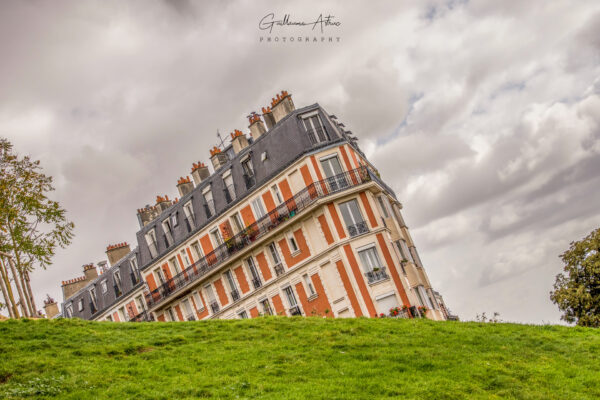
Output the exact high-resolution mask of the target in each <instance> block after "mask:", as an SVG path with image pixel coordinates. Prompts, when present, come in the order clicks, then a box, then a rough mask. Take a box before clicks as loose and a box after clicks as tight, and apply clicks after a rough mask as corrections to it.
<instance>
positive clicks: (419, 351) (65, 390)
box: [0, 317, 600, 400]
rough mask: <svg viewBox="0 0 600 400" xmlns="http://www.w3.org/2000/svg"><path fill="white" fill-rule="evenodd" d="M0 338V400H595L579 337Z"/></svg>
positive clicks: (246, 323) (41, 329)
mask: <svg viewBox="0 0 600 400" xmlns="http://www.w3.org/2000/svg"><path fill="white" fill-rule="evenodd" d="M0 338H1V339H0V398H9V399H10V398H11V397H10V393H12V391H13V390H15V389H18V388H21V389H23V388H25V387H27V384H28V383H30V382H32V381H33V380H34V379H35V378H37V379H39V382H41V384H40V385H38V387H40V386H41V387H42V388H45V386H42V385H49V386H53V387H57V388H58V389H60V394H59V395H58V396H56V397H55V398H60V399H140V400H143V399H197V398H209V397H210V398H213V399H234V398H241V399H243V398H246V399H250V398H261V399H390V398H394V399H467V398H468V399H489V398H495V399H500V398H512V399H597V398H600V364H599V363H598V359H599V356H600V354H599V353H600V350H599V349H600V331H598V330H596V329H589V328H580V327H564V326H528V325H517V324H504V323H501V324H482V323H477V322H463V323H456V322H434V321H430V320H425V319H403V318H385V319H368V318H357V319H337V320H334V319H329V318H284V317H264V318H255V319H247V320H229V321H194V322H174V323H110V322H88V321H81V320H50V321H48V320H38V321H32V320H29V321H27V320H12V321H6V322H0ZM54 379H61V380H60V381H55V380H54ZM49 390H53V389H49ZM50 396H51V394H50V393H48V394H46V395H44V394H26V393H23V394H22V398H40V399H41V398H49V397H50Z"/></svg>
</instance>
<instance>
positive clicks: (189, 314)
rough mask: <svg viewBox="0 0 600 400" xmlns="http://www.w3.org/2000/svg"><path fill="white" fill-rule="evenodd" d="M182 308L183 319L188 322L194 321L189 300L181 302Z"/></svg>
mask: <svg viewBox="0 0 600 400" xmlns="http://www.w3.org/2000/svg"><path fill="white" fill-rule="evenodd" d="M181 305H182V306H183V312H185V319H187V320H188V321H195V320H196V317H195V316H194V310H192V305H191V304H190V300H189V299H185V300H183V301H182V302H181Z"/></svg>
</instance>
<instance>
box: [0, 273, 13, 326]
mask: <svg viewBox="0 0 600 400" xmlns="http://www.w3.org/2000/svg"><path fill="white" fill-rule="evenodd" d="M0 288H2V294H3V295H4V303H5V304H6V308H7V309H8V316H9V317H10V318H15V314H14V310H13V304H12V303H11V301H10V297H8V290H7V289H6V284H5V282H4V268H3V266H2V265H0Z"/></svg>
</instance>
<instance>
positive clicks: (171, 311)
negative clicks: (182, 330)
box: [166, 307, 177, 322]
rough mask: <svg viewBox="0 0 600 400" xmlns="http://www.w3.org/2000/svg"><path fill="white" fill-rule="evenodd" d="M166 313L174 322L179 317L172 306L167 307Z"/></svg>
mask: <svg viewBox="0 0 600 400" xmlns="http://www.w3.org/2000/svg"><path fill="white" fill-rule="evenodd" d="M166 314H167V317H168V318H169V321H172V322H175V321H177V317H176V316H175V312H174V311H173V309H172V308H171V307H169V308H167V310H166Z"/></svg>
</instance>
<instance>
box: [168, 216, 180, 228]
mask: <svg viewBox="0 0 600 400" xmlns="http://www.w3.org/2000/svg"><path fill="white" fill-rule="evenodd" d="M170 218H171V226H172V227H173V228H175V227H176V226H177V225H179V215H178V213H177V212H174V213H173V214H171V217H170Z"/></svg>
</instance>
